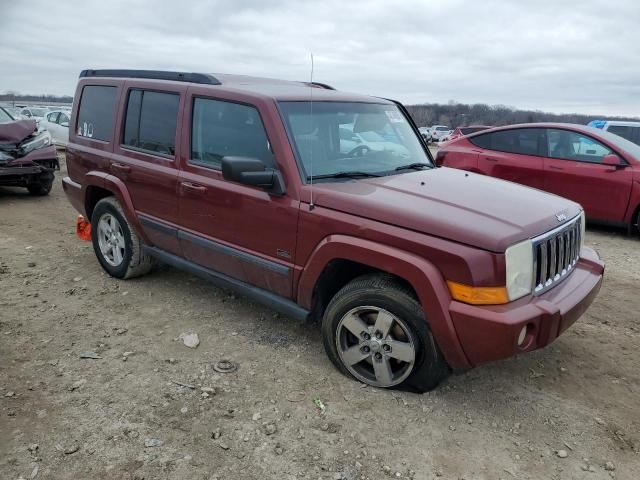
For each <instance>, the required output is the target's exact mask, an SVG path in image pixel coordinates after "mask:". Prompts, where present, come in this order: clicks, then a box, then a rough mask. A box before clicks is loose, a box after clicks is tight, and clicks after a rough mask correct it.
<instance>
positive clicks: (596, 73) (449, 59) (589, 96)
mask: <svg viewBox="0 0 640 480" xmlns="http://www.w3.org/2000/svg"><path fill="white" fill-rule="evenodd" d="M130 4H135V5H130ZM0 7H1V11H2V14H1V15H0V60H1V65H2V68H1V70H0V71H1V72H2V74H1V75H0V92H5V91H7V90H14V91H19V92H24V93H52V94H73V92H74V88H75V83H76V80H77V76H78V73H79V72H80V70H82V69H85V68H109V67H110V68H143V69H172V70H186V71H201V72H225V73H242V74H249V75H258V76H268V77H278V78H285V79H292V80H300V79H303V80H306V79H308V77H309V70H310V65H309V52H310V51H313V54H314V57H315V78H314V79H315V80H316V81H320V82H325V83H329V84H331V85H333V86H335V87H336V88H339V89H342V90H348V91H355V92H360V93H367V94H372V95H378V96H385V97H392V98H396V99H398V100H401V101H402V102H405V103H422V102H439V103H446V102H448V101H449V100H455V101H458V102H462V103H489V104H504V105H510V106H515V107H521V108H531V109H537V110H544V111H553V112H580V113H600V114H612V115H632V116H638V115H640V53H639V50H638V45H640V28H638V20H640V1H638V0H618V1H617V2H612V1H611V0H607V1H604V0H602V1H601V0H580V1H577V0H537V1H489V0H483V1H479V0H467V1H455V0H437V1H421V2H419V1H393V0H386V1H384V0H368V1H365V2H358V1H355V0H339V1H336V0H324V1H320V2H306V1H305V2H302V1H292V0H250V1H242V0H237V1H215V0H212V1H207V0H181V1H180V0H179V1H176V0H170V1H165V0H144V1H137V2H136V1H119V0H98V1H94V0H83V1H73V0H66V1H51V0H42V1H39V0H21V1H16V0H0Z"/></svg>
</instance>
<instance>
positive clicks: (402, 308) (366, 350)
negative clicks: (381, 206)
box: [322, 275, 449, 392]
mask: <svg viewBox="0 0 640 480" xmlns="http://www.w3.org/2000/svg"><path fill="white" fill-rule="evenodd" d="M322 334H323V341H324V346H325V350H326V352H327V355H328V356H329V358H330V359H331V361H332V362H333V363H334V364H335V365H336V367H337V368H338V369H339V370H340V371H341V372H343V373H345V374H347V375H349V376H352V377H354V378H356V379H358V380H360V381H361V382H364V383H366V384H368V385H372V386H375V387H381V388H401V389H406V390H412V391H418V392H425V391H428V390H431V389H433V388H435V387H436V386H437V385H438V384H439V383H440V382H441V381H442V380H444V379H445V378H446V377H447V376H448V375H449V368H448V366H447V364H446V362H445V360H444V358H443V357H442V354H441V352H440V349H439V348H438V346H437V344H436V342H435V340H434V338H433V335H432V334H431V330H430V329H429V325H428V323H427V321H426V320H425V318H424V313H423V309H422V307H421V305H420V303H419V302H418V301H417V300H416V299H415V298H414V296H413V294H412V292H411V291H410V290H409V289H408V288H406V287H405V286H403V285H402V284H400V283H399V282H397V281H396V280H395V279H394V278H393V277H390V276H387V275H365V276H362V277H359V278H356V279H355V280H353V281H352V282H350V283H349V284H347V285H346V286H345V287H343V288H342V289H341V290H340V291H339V292H338V293H337V294H336V295H335V297H334V298H333V299H332V300H331V302H330V303H329V306H328V307H327V309H326V311H325V314H324V317H323V321H322Z"/></svg>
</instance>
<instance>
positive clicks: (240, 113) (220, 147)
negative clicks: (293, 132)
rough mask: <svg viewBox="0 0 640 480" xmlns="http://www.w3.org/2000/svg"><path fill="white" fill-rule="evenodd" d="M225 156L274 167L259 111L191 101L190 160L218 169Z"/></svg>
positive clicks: (238, 105) (229, 105)
mask: <svg viewBox="0 0 640 480" xmlns="http://www.w3.org/2000/svg"><path fill="white" fill-rule="evenodd" d="M226 156H237V157H250V158H257V159H260V160H262V161H263V162H264V163H265V165H267V166H268V167H273V165H274V161H273V153H272V152H271V148H270V145H269V140H268V139H267V134H266V133H265V131H264V125H263V124H262V120H261V119H260V115H259V114H258V111H257V110H256V109H255V108H254V107H249V106H247V105H240V104H237V103H230V102H223V101H219V100H211V99H206V98H196V99H194V102H193V119H192V123H191V159H192V161H194V162H196V163H199V164H202V165H205V166H208V167H213V168H220V163H221V161H222V157H226Z"/></svg>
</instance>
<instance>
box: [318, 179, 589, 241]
mask: <svg viewBox="0 0 640 480" xmlns="http://www.w3.org/2000/svg"><path fill="white" fill-rule="evenodd" d="M313 190H314V203H315V204H316V205H318V206H322V207H326V208H330V209H333V210H339V211H343V212H347V213H351V214H353V215H358V216H362V217H366V218H370V219H372V220H377V221H379V222H383V223H387V224H391V225H396V226H398V227H402V228H407V229H410V230H414V231H418V232H422V233H425V234H427V235H433V236H437V237H441V238H446V239H449V240H454V241H456V242H459V243H464V244H467V245H472V246H474V247H478V248H482V249H484V250H490V251H493V252H504V251H505V250H506V248H507V247H509V246H510V245H513V244H514V243H517V242H519V241H521V240H524V239H527V238H531V237H535V236H537V235H540V234H542V233H544V232H546V231H549V230H551V229H553V228H556V227H557V226H559V225H560V223H561V222H560V221H559V220H558V218H557V217H556V215H558V214H561V213H562V214H563V215H564V217H563V218H566V220H569V219H571V218H574V217H575V216H576V215H578V214H579V213H580V211H581V210H582V209H581V207H580V205H578V204H577V203H574V202H572V201H570V200H567V199H565V198H562V197H558V196H556V195H552V194H549V193H546V192H542V191H540V190H536V189H533V188H529V187H524V186H522V185H518V184H515V183H511V182H506V181H503V180H498V179H495V178H491V177H486V176H484V175H478V174H475V173H471V172H465V171H463V170H456V169H451V168H436V169H432V170H423V171H417V172H411V173H405V174H400V175H391V176H387V177H380V178H366V179H362V180H360V179H358V180H350V181H346V182H339V183H316V184H314V186H313ZM563 221H564V219H563Z"/></svg>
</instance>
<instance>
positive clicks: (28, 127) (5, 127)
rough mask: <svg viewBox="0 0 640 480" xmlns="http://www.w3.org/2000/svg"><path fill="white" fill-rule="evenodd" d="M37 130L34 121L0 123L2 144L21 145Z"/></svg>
mask: <svg viewBox="0 0 640 480" xmlns="http://www.w3.org/2000/svg"><path fill="white" fill-rule="evenodd" d="M37 128H38V126H37V124H36V121H35V120H32V119H28V120H16V121H15V122H11V123H0V143H20V142H22V141H23V140H24V139H25V138H27V137H29V136H30V135H31V134H33V132H35V131H36V129H37Z"/></svg>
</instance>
